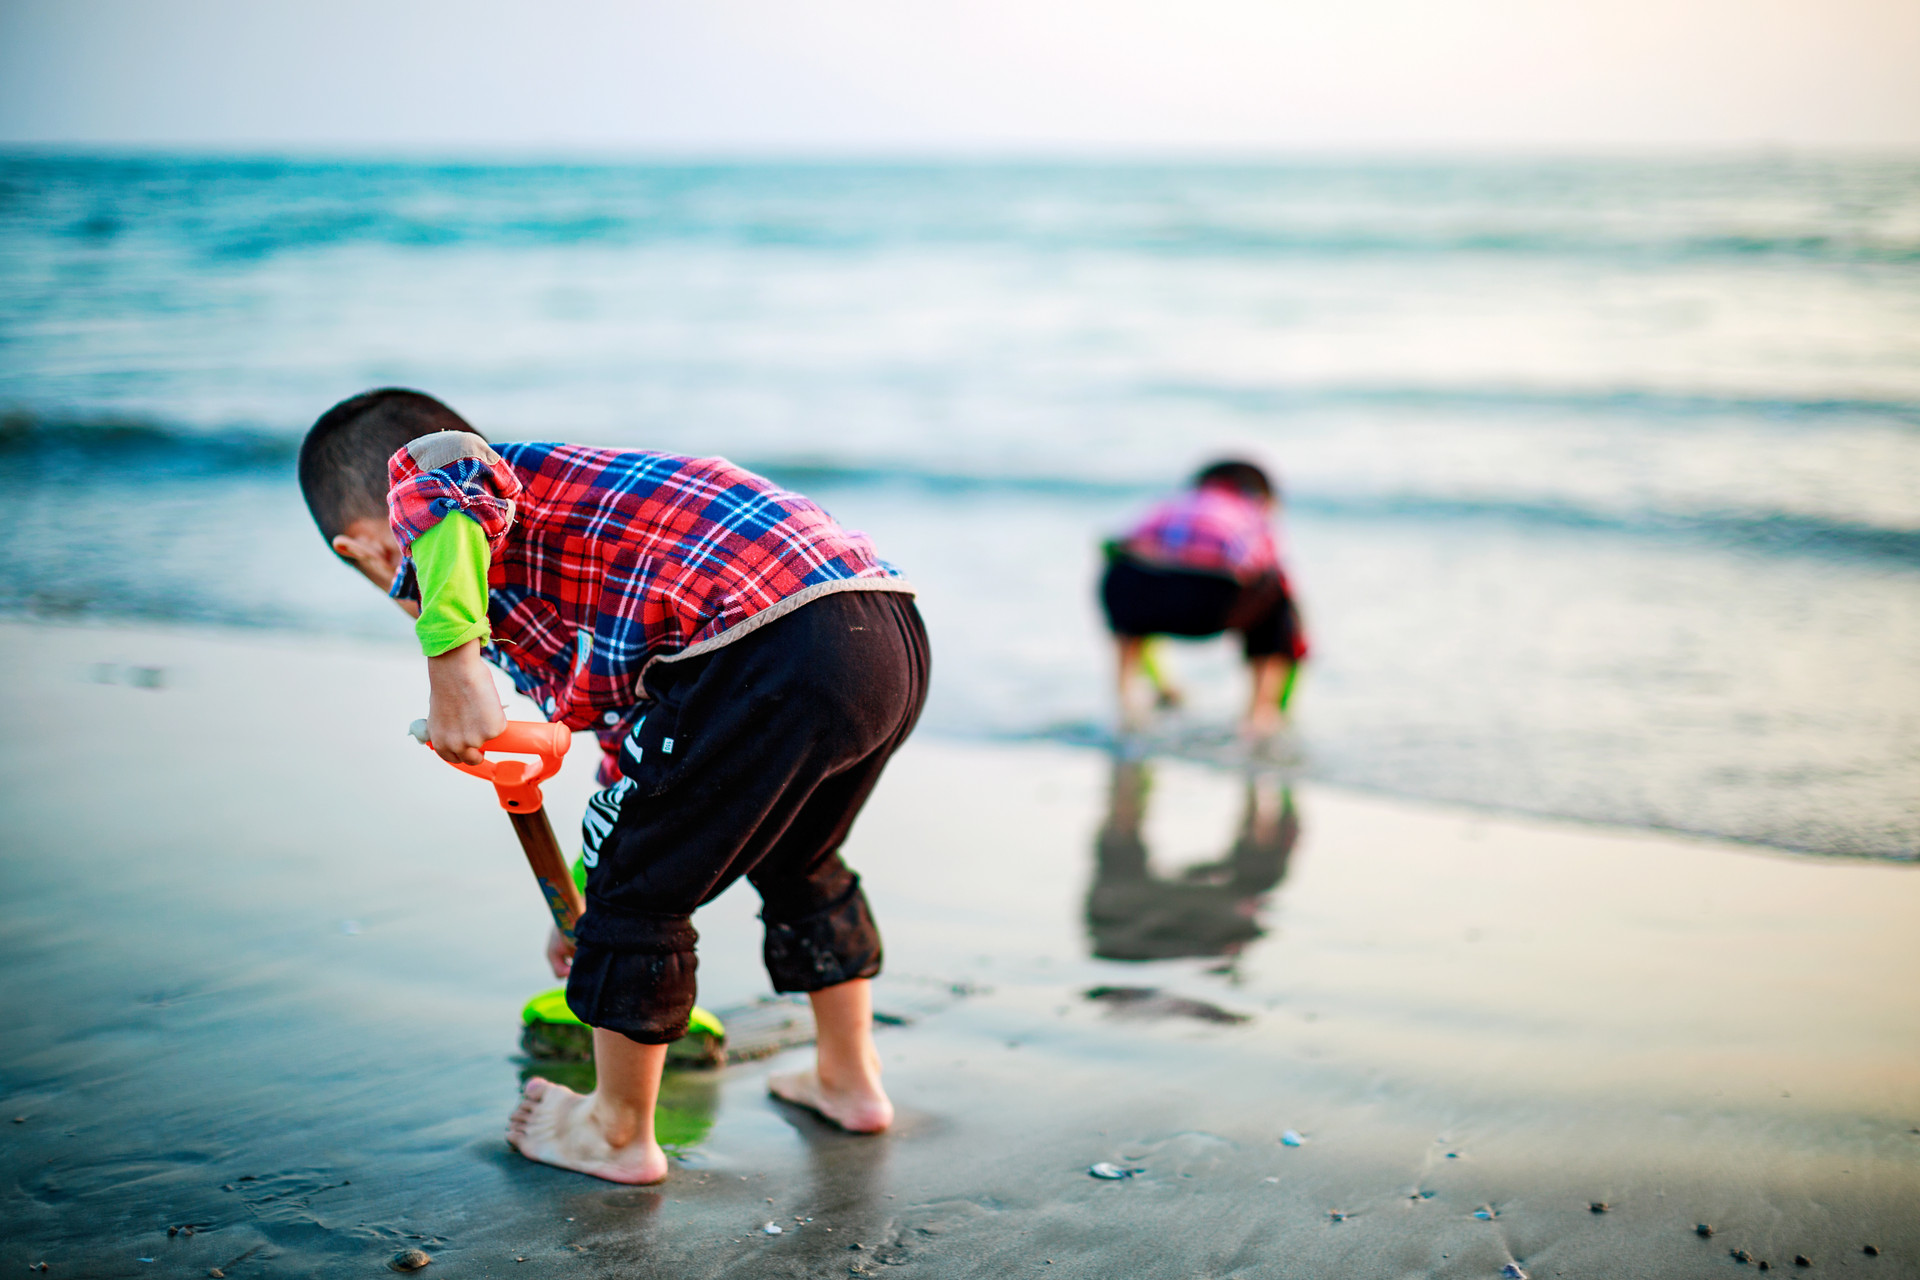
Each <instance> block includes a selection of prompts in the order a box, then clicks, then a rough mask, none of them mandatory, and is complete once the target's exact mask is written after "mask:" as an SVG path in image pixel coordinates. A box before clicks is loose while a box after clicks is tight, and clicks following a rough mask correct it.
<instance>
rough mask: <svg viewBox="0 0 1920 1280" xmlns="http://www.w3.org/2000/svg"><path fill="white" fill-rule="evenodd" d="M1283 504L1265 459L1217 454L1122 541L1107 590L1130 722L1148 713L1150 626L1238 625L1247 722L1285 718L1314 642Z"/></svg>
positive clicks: (1176, 630) (1165, 629)
mask: <svg viewBox="0 0 1920 1280" xmlns="http://www.w3.org/2000/svg"><path fill="white" fill-rule="evenodd" d="M1278 505H1279V500H1278V497H1277V495H1276V494H1275V493H1274V489H1273V484H1272V482H1271V481H1270V480H1268V478H1267V475H1266V473H1265V472H1264V471H1262V470H1261V469H1260V468H1259V467H1256V466H1254V465H1253V464H1252V463H1249V462H1235V461H1224V462H1216V463H1213V464H1212V465H1210V466H1208V467H1207V468H1205V469H1204V470H1202V471H1201V472H1200V474H1199V475H1198V476H1196V477H1194V482H1193V487H1192V488H1191V489H1189V490H1188V491H1187V492H1185V493H1183V494H1181V495H1179V496H1178V497H1175V498H1172V499H1170V500H1168V501H1166V502H1163V503H1162V504H1160V505H1159V506H1158V507H1156V508H1154V509H1153V511H1152V512H1150V513H1149V514H1148V515H1147V518H1146V519H1145V520H1143V521H1141V522H1140V524H1138V525H1137V526H1135V528H1134V529H1133V531H1132V532H1131V533H1129V534H1127V536H1126V537H1125V538H1123V539H1121V540H1120V541H1119V542H1118V544H1116V545H1115V547H1114V549H1113V554H1112V556H1111V557H1110V558H1109V560H1108V562H1107V571H1106V576H1105V578H1104V579H1103V580H1102V582H1101V584H1100V599H1101V603H1102V604H1103V605H1104V606H1105V607H1106V613H1107V625H1108V627H1109V628H1110V629H1111V630H1112V632H1113V634H1114V640H1115V642H1116V646H1117V649H1118V656H1119V693H1120V714H1121V721H1122V723H1123V724H1124V725H1127V726H1128V727H1133V726H1137V725H1138V724H1139V723H1140V722H1141V720H1142V719H1143V718H1144V712H1145V707H1144V703H1143V702H1142V700H1141V699H1140V696H1139V692H1140V691H1139V684H1140V682H1139V679H1138V677H1139V676H1140V675H1141V673H1142V670H1143V667H1144V660H1145V651H1146V640H1147V638H1148V637H1149V636H1156V635H1173V636H1189V637H1195V638H1201V637H1207V636H1217V635H1219V634H1221V633H1222V632H1224V631H1238V632H1240V634H1241V638H1242V646H1243V650H1244V652H1245V654H1246V659H1247V666H1248V668H1249V669H1250V670H1251V672H1252V675H1253V691H1252V696H1251V697H1250V698H1249V700H1248V704H1247V711H1246V715H1245V717H1244V718H1243V721H1242V725H1243V728H1244V729H1245V730H1246V732H1247V733H1248V734H1250V735H1252V736H1265V735H1267V734H1270V733H1272V732H1273V731H1274V730H1275V729H1277V728H1279V725H1280V699H1281V693H1282V691H1283V690H1284V689H1285V688H1286V684H1287V677H1288V675H1289V674H1290V673H1291V671H1292V669H1293V665H1294V664H1295V663H1297V662H1299V661H1300V660H1301V659H1302V658H1304V657H1305V656H1306V654H1307V642H1306V635H1305V633H1304V632H1303V631H1302V630H1301V627H1300V614H1299V610H1298V609H1297V608H1295V606H1294V602H1293V593H1292V591H1291V590H1290V589H1289V588H1288V585H1287V577H1286V571H1285V570H1284V569H1283V568H1282V567H1281V564H1280V552H1279V548H1278V546H1277V544H1276V542H1275V540H1274V535H1273V526H1272V518H1273V512H1274V510H1275V508H1276V507H1277V506H1278Z"/></svg>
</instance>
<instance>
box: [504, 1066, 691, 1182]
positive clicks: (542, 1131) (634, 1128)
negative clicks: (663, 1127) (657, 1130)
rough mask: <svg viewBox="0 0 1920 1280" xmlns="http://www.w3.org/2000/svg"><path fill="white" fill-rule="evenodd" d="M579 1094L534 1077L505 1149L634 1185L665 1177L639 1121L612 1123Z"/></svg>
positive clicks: (663, 1161)
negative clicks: (507, 1147) (508, 1147)
mask: <svg viewBox="0 0 1920 1280" xmlns="http://www.w3.org/2000/svg"><path fill="white" fill-rule="evenodd" d="M595 1102H596V1099H595V1096H594V1095H592V1094H587V1095H584V1096H583V1095H581V1094H577V1093H575V1092H574V1091H573V1090H571V1089H569V1088H567V1087H566V1086H564V1085H558V1084H555V1083H553V1082H552V1081H551V1080H542V1079H540V1078H539V1077H538V1076H536V1077H534V1078H533V1079H531V1080H529V1081H527V1087H526V1089H525V1091H524V1093H523V1094H522V1096H521V1099H520V1105H519V1106H518V1107H515V1108H514V1111H513V1115H512V1117H511V1118H510V1119H508V1121H507V1144H508V1145H509V1146H511V1147H512V1148H513V1149H514V1150H515V1151H518V1152H519V1153H520V1154H521V1155H523V1156H525V1157H526V1158H527V1159H529V1160H538V1161H539V1162H540V1163H541V1164H551V1165H557V1166H558V1167H560V1168H562V1169H572V1170H573V1171H574V1172H575V1173H589V1174H592V1175H593V1176H594V1177H596V1178H605V1179H606V1180H607V1181H609V1182H627V1183H634V1184H638V1185H645V1184H647V1183H652V1182H659V1181H660V1180H661V1179H663V1178H665V1177H666V1176H667V1153H666V1152H664V1151H662V1150H661V1149H660V1144H659V1143H657V1142H655V1141H654V1140H653V1132H652V1126H651V1125H647V1126H644V1132H643V1126H642V1125H641V1124H640V1122H639V1119H638V1118H637V1117H636V1118H633V1119H629V1120H626V1121H611V1120H609V1119H608V1118H607V1117H605V1116H603V1115H602V1114H601V1112H600V1110H599V1108H597V1107H596V1106H595Z"/></svg>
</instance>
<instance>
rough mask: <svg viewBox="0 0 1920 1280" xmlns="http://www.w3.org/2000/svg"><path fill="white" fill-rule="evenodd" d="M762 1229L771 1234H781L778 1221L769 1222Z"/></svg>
mask: <svg viewBox="0 0 1920 1280" xmlns="http://www.w3.org/2000/svg"><path fill="white" fill-rule="evenodd" d="M760 1229H761V1230H762V1231H764V1232H766V1233H767V1234H768V1235H770V1236H777V1235H779V1234H780V1231H781V1227H780V1224H779V1223H777V1222H769V1223H768V1224H767V1225H766V1226H764V1227H762V1228H760Z"/></svg>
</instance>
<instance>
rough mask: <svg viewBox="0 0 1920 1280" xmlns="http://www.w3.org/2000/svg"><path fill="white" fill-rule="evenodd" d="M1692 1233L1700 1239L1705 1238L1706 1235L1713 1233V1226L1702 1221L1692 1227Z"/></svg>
mask: <svg viewBox="0 0 1920 1280" xmlns="http://www.w3.org/2000/svg"><path fill="white" fill-rule="evenodd" d="M1693 1234H1695V1235H1697V1236H1699V1237H1700V1238H1701V1239H1702V1240H1705V1239H1706V1238H1707V1237H1708V1236H1710V1235H1712V1234H1713V1228H1712V1227H1710V1226H1708V1225H1707V1224H1706V1223H1704V1222H1703V1223H1701V1224H1700V1225H1698V1226H1696V1227H1695V1228H1694V1229H1693Z"/></svg>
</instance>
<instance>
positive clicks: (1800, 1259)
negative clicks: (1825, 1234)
mask: <svg viewBox="0 0 1920 1280" xmlns="http://www.w3.org/2000/svg"><path fill="white" fill-rule="evenodd" d="M1793 1265H1794V1266H1796V1267H1810V1266H1812V1265H1813V1259H1812V1258H1809V1257H1808V1256H1807V1255H1806V1254H1804V1253H1796V1254H1794V1255H1793Z"/></svg>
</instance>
